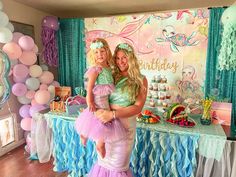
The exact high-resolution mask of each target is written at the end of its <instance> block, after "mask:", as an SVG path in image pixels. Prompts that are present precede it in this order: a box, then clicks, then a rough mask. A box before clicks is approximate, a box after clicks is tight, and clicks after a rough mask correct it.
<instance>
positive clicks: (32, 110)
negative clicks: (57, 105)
mask: <svg viewBox="0 0 236 177" xmlns="http://www.w3.org/2000/svg"><path fill="white" fill-rule="evenodd" d="M44 109H45V106H43V105H40V104H36V105H34V106H31V108H30V110H29V114H30V116H32V117H33V115H34V113H36V112H39V111H42V110H44Z"/></svg>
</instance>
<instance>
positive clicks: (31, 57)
mask: <svg viewBox="0 0 236 177" xmlns="http://www.w3.org/2000/svg"><path fill="white" fill-rule="evenodd" d="M19 60H20V62H21V63H23V64H25V65H33V64H34V63H35V62H36V61H37V56H36V54H35V53H34V52H32V51H23V52H22V55H21V56H20V58H19Z"/></svg>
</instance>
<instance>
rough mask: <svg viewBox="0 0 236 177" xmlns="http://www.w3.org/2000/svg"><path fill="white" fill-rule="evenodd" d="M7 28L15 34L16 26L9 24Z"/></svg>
mask: <svg viewBox="0 0 236 177" xmlns="http://www.w3.org/2000/svg"><path fill="white" fill-rule="evenodd" d="M7 28H8V29H9V30H10V31H11V32H12V33H13V32H14V26H13V24H12V23H11V22H9V23H8V24H7Z"/></svg>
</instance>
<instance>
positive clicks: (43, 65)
mask: <svg viewBox="0 0 236 177" xmlns="http://www.w3.org/2000/svg"><path fill="white" fill-rule="evenodd" d="M40 66H41V68H42V70H43V71H48V66H47V65H45V64H42V65H40Z"/></svg>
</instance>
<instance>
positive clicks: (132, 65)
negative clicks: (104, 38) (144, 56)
mask: <svg viewBox="0 0 236 177" xmlns="http://www.w3.org/2000/svg"><path fill="white" fill-rule="evenodd" d="M118 51H122V52H124V54H125V55H126V56H127V57H128V71H127V72H128V76H127V78H128V79H127V80H126V84H124V86H123V88H122V90H123V91H127V92H128V94H129V95H130V99H131V101H133V102H135V100H136V97H137V96H138V94H139V93H140V89H144V90H145V89H146V88H144V86H143V76H142V74H141V72H140V69H139V64H138V59H137V57H136V55H135V53H134V49H133V47H132V46H131V45H129V44H127V43H121V44H119V45H117V46H116V49H115V51H114V54H113V63H116V55H117V53H118ZM113 68H114V69H113V70H114V71H113V76H114V80H115V84H116V83H117V82H119V81H120V79H122V75H121V72H120V70H119V68H118V67H117V65H114V67H113Z"/></svg>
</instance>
